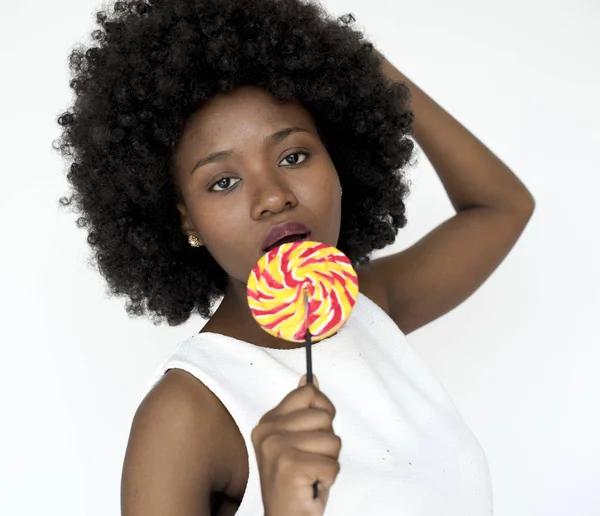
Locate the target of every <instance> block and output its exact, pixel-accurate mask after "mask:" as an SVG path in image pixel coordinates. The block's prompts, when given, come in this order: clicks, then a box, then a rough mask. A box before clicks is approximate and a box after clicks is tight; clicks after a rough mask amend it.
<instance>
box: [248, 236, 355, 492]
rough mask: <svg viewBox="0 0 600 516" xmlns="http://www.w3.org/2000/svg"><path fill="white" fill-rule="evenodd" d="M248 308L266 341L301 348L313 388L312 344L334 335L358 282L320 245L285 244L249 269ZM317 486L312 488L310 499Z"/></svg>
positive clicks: (334, 252)
mask: <svg viewBox="0 0 600 516" xmlns="http://www.w3.org/2000/svg"><path fill="white" fill-rule="evenodd" d="M247 296H248V305H249V307H250V311H251V312H252V316H253V317H254V319H255V320H256V322H257V323H258V324H259V325H260V326H261V328H262V329H263V330H265V331H266V332H267V333H269V334H270V335H274V336H275V337H279V338H282V339H285V340H289V341H292V342H303V341H304V342H305V345H306V369H307V373H306V381H307V383H312V382H313V379H312V358H311V340H315V341H318V340H322V339H325V338H327V337H329V336H331V335H333V334H334V333H335V332H336V331H338V330H339V329H340V328H341V327H342V325H343V324H344V323H345V322H346V320H347V319H348V317H350V312H351V311H352V309H353V308H354V305H355V304H356V298H357V296H358V277H357V275H356V272H355V271H354V269H353V268H352V264H351V263H350V260H349V259H348V257H347V256H346V255H345V254H344V253H342V252H341V251H339V250H338V249H336V248H335V247H330V246H328V245H326V244H322V243H320V242H311V241H300V242H289V243H286V244H283V245H280V246H279V247H276V248H274V249H271V250H270V251H269V252H268V253H266V254H265V255H263V256H262V258H261V259H260V260H259V261H258V263H257V264H256V265H255V266H254V268H253V269H252V272H251V273H250V277H249V278H248V287H247ZM317 496H318V482H315V483H314V484H313V498H317Z"/></svg>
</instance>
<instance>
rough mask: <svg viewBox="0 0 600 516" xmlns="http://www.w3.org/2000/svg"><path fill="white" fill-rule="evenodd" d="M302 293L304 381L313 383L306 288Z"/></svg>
mask: <svg viewBox="0 0 600 516" xmlns="http://www.w3.org/2000/svg"><path fill="white" fill-rule="evenodd" d="M302 291H303V294H304V318H305V324H306V334H305V336H304V344H305V346H306V383H313V373H312V335H311V334H310V328H309V327H308V292H307V291H306V288H304V289H302Z"/></svg>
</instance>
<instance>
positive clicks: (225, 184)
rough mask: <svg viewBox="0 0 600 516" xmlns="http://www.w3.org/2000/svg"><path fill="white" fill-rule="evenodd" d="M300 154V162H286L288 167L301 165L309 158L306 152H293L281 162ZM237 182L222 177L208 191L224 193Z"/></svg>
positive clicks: (233, 179)
mask: <svg viewBox="0 0 600 516" xmlns="http://www.w3.org/2000/svg"><path fill="white" fill-rule="evenodd" d="M301 154H302V155H303V156H305V158H304V159H303V160H302V161H299V160H298V159H297V158H296V160H294V163H289V162H288V165H289V166H292V167H293V166H295V165H299V164H300V163H303V162H305V161H306V160H307V159H308V157H309V156H310V154H309V153H308V152H293V153H292V154H288V155H287V156H286V157H285V158H283V161H285V160H288V159H289V158H290V157H291V156H300V155H301ZM283 161H282V163H283ZM231 181H235V183H233V184H232V183H231ZM238 181H240V179H235V178H233V177H222V178H221V179H219V180H218V181H217V182H216V183H213V185H212V186H211V187H210V191H211V192H224V191H225V190H229V189H231V188H232V187H233V185H235V184H237V182H238Z"/></svg>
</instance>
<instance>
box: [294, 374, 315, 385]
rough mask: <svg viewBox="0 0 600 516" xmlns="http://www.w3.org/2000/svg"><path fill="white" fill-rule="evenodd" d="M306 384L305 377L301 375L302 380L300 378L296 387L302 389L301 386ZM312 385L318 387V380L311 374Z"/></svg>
mask: <svg viewBox="0 0 600 516" xmlns="http://www.w3.org/2000/svg"><path fill="white" fill-rule="evenodd" d="M306 383H307V378H306V375H303V376H302V378H300V383H299V384H298V387H302V386H304V385H306ZM313 383H314V384H315V386H316V387H317V388H318V387H319V379H318V378H317V375H316V374H313Z"/></svg>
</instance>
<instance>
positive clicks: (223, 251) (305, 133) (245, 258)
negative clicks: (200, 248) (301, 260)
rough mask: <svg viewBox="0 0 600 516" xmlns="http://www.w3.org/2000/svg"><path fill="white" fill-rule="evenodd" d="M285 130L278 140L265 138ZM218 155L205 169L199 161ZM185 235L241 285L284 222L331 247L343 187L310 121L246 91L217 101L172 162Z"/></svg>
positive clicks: (299, 111)
mask: <svg viewBox="0 0 600 516" xmlns="http://www.w3.org/2000/svg"><path fill="white" fill-rule="evenodd" d="M289 128H298V129H300V130H297V131H290V132H285V133H283V134H282V135H280V137H278V138H271V139H269V138H268V137H269V136H271V135H273V134H275V133H278V132H280V131H284V130H286V129H289ZM217 152H227V154H220V155H217V156H216V157H215V156H213V159H211V160H210V161H209V162H207V163H205V164H202V163H199V162H200V161H201V160H204V159H205V158H207V157H209V156H211V155H213V154H214V153H217ZM175 165H176V167H175V170H176V174H177V180H178V183H179V186H180V188H181V191H182V194H183V199H184V202H183V203H182V204H178V206H177V208H178V210H179V212H180V213H181V219H182V228H183V231H184V233H185V234H186V235H190V234H193V235H196V236H197V237H198V238H199V239H200V241H201V242H202V243H203V244H204V245H205V246H206V248H207V249H208V251H209V252H210V253H211V255H212V256H213V257H214V259H215V260H216V261H217V262H218V263H219V265H220V266H221V267H222V268H223V269H224V270H225V271H226V272H227V274H228V275H229V276H230V277H231V278H234V279H237V280H239V281H240V282H243V283H244V284H246V282H247V280H248V275H249V274H250V271H251V270H252V267H254V265H255V264H256V262H257V261H258V260H259V258H260V257H261V256H262V255H263V242H264V240H265V238H266V236H267V233H268V232H269V230H270V229H271V228H272V227H273V226H276V225H279V224H281V223H284V222H288V221H296V222H301V223H303V224H305V225H306V226H308V227H309V228H310V229H311V233H312V236H311V240H317V241H319V242H324V243H326V244H329V245H331V246H336V245H337V241H338V237H339V231H340V217H341V198H340V183H339V179H338V175H337V171H336V169H335V167H334V165H333V162H332V161H331V159H330V157H329V154H328V152H327V150H326V149H325V147H324V145H323V143H322V142H321V139H320V138H319V135H318V134H317V129H316V127H315V124H314V121H313V119H312V117H311V115H310V114H309V113H308V112H307V111H306V110H305V109H304V108H303V107H302V105H301V104H300V103H299V102H289V103H280V102H278V101H277V100H276V99H275V98H273V97H272V96H271V95H270V94H269V93H268V92H267V91H266V90H263V89H261V88H257V87H250V86H244V87H241V88H238V89H236V90H235V91H233V92H229V93H225V94H219V95H217V96H215V97H213V98H212V99H210V100H209V102H207V103H206V104H204V105H203V106H202V108H201V109H199V110H198V111H197V112H196V113H195V114H194V115H193V116H192V117H191V118H190V120H189V121H188V123H187V125H186V127H185V129H184V132H183V135H182V138H181V141H180V143H179V145H178V148H177V150H176V155H175Z"/></svg>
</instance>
